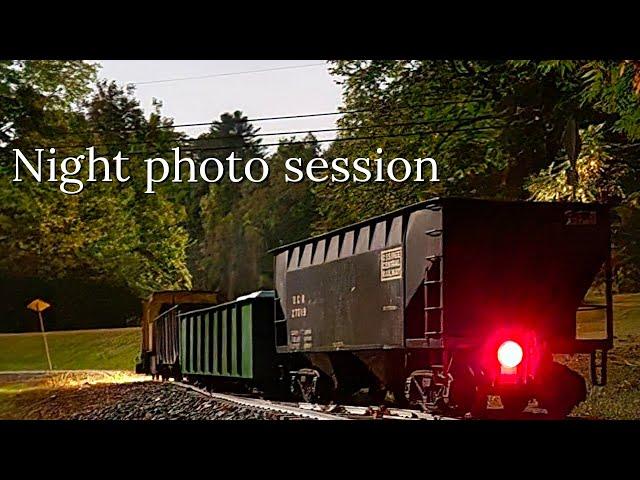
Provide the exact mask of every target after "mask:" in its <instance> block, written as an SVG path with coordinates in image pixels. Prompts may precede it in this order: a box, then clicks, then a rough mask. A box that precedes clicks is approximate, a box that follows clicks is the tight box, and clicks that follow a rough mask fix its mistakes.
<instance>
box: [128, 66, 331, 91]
mask: <svg viewBox="0 0 640 480" xmlns="http://www.w3.org/2000/svg"><path fill="white" fill-rule="evenodd" d="M320 65H326V63H324V62H322V63H308V64H306V65H290V66H283V67H270V68H261V69H257V70H244V71H241V72H225V73H212V74H210V75H197V76H193V77H177V78H165V79H161V80H147V81H143V82H127V85H152V84H156V83H169V82H183V81H185V80H202V79H205V78H217V77H230V76H233V75H247V74H251V73H263V72H275V71H279V70H295V69H300V68H309V67H318V66H320Z"/></svg>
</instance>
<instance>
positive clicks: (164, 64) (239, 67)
mask: <svg viewBox="0 0 640 480" xmlns="http://www.w3.org/2000/svg"><path fill="white" fill-rule="evenodd" d="M97 62H98V63H100V64H101V65H102V68H101V69H100V70H99V73H98V75H99V76H100V78H107V79H110V80H116V81H117V82H118V83H119V84H120V85H123V84H126V83H130V82H134V83H135V82H148V81H153V82H158V81H159V80H166V79H176V78H183V77H197V76H206V75H220V74H228V73H236V72H247V71H251V70H264V69H270V68H282V67H292V66H307V65H313V66H308V67H303V68H295V69H283V70H275V71H267V72H254V73H244V74H237V75H235V74H234V75H228V76H227V75H225V76H218V77H213V78H200V79H190V80H182V81H172V82H166V83H165V82H163V83H150V84H139V85H136V93H135V95H136V97H137V98H138V99H139V100H140V105H141V106H142V107H143V108H144V110H145V112H146V113H147V114H148V113H149V112H150V111H151V108H152V99H153V98H157V99H159V100H161V101H162V103H163V106H162V113H163V114H164V115H165V116H167V117H172V118H173V119H174V123H176V124H183V123H198V122H210V121H213V120H218V119H219V118H220V114H221V113H223V112H233V111H234V110H241V111H242V112H243V113H244V114H245V115H247V116H248V117H249V118H259V117H272V116H283V115H297V114H305V113H318V112H332V111H336V110H337V109H338V107H339V106H340V105H341V87H340V85H337V84H336V83H335V79H334V77H332V76H331V75H330V74H329V72H328V68H327V64H326V62H324V61H322V60H207V61H193V60H97ZM314 64H320V65H314ZM337 118H338V116H326V117H311V118H301V119H288V120H273V121H265V122H259V123H256V124H255V125H256V126H259V127H261V128H262V130H261V133H267V132H285V131H293V130H296V131H297V130H304V131H307V130H313V129H319V128H333V127H334V126H335V121H336V119H337ZM207 129H208V127H186V128H181V129H180V130H183V131H184V132H186V133H187V134H188V135H191V136H196V135H198V134H199V133H202V132H203V131H205V130H207ZM297 136H298V137H303V136H304V134H300V135H297ZM316 136H317V137H318V138H334V137H335V132H325V133H318V134H316ZM278 138H279V137H277V136H275V137H264V138H263V143H275V142H277V140H278Z"/></svg>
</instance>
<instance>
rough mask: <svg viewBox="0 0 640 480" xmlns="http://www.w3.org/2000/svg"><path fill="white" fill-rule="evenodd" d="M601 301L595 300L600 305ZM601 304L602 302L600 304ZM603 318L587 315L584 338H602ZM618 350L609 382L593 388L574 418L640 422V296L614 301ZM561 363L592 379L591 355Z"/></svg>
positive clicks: (611, 355)
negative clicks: (590, 372) (586, 417)
mask: <svg viewBox="0 0 640 480" xmlns="http://www.w3.org/2000/svg"><path fill="white" fill-rule="evenodd" d="M598 300H599V299H595V301H596V302H597V301H598ZM600 301H601V300H600ZM598 315H599V314H596V313H595V312H590V313H586V314H584V318H581V319H580V320H581V321H580V322H579V323H578V332H580V333H581V335H580V336H582V337H586V338H589V337H598V336H599V334H600V333H601V332H602V330H603V328H602V326H603V324H602V322H600V321H597V320H596V318H597V317H598ZM614 335H615V338H614V348H613V350H611V351H610V352H609V362H608V367H609V368H608V382H607V385H606V386H604V387H591V388H590V390H589V395H588V397H587V400H586V401H585V402H583V403H582V404H580V405H579V406H578V407H577V408H576V409H575V410H574V411H573V415H579V416H589V417H595V418H603V419H616V420H623V419H624V420H638V419H640V293H635V294H626V295H616V296H615V298H614ZM560 360H561V361H562V362H563V363H565V364H566V365H568V366H569V367H571V368H573V369H574V370H577V371H579V372H580V373H581V374H582V375H584V377H585V378H587V379H588V378H589V357H588V356H587V355H574V356H572V357H569V356H561V358H560Z"/></svg>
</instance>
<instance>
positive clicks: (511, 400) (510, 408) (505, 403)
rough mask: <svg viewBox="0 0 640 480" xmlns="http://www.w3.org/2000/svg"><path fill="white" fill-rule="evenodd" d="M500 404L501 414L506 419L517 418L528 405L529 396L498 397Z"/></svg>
mask: <svg viewBox="0 0 640 480" xmlns="http://www.w3.org/2000/svg"><path fill="white" fill-rule="evenodd" d="M500 402H501V403H502V414H503V415H504V416H506V417H507V418H517V417H519V416H520V415H522V412H523V411H524V409H525V408H527V405H529V395H528V394H527V395H519V394H511V395H500Z"/></svg>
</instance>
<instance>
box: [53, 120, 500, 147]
mask: <svg viewBox="0 0 640 480" xmlns="http://www.w3.org/2000/svg"><path fill="white" fill-rule="evenodd" d="M499 118H503V117H502V116H500V115H478V116H476V117H460V118H444V119H431V120H420V121H414V122H398V123H382V124H372V125H358V126H352V127H335V128H318V129H306V130H292V131H284V132H267V133H252V134H247V135H237V134H234V135H220V136H217V137H213V138H184V139H176V142H180V143H185V142H203V141H204V142H206V141H207V140H222V139H230V138H236V139H242V138H260V137H275V136H281V137H286V136H288V135H300V134H305V133H310V134H314V133H326V132H344V131H353V130H371V129H376V128H396V127H412V126H421V125H432V124H437V123H452V122H468V121H472V122H479V121H483V120H495V119H499ZM154 143H155V141H151V140H150V141H139V142H129V145H152V144H154ZM120 145H121V143H114V142H111V143H94V144H92V145H90V146H93V147H117V146H120ZM278 145H279V144H278ZM81 147H86V145H85V144H73V145H60V146H57V147H55V148H56V149H57V150H61V149H64V148H81Z"/></svg>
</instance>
